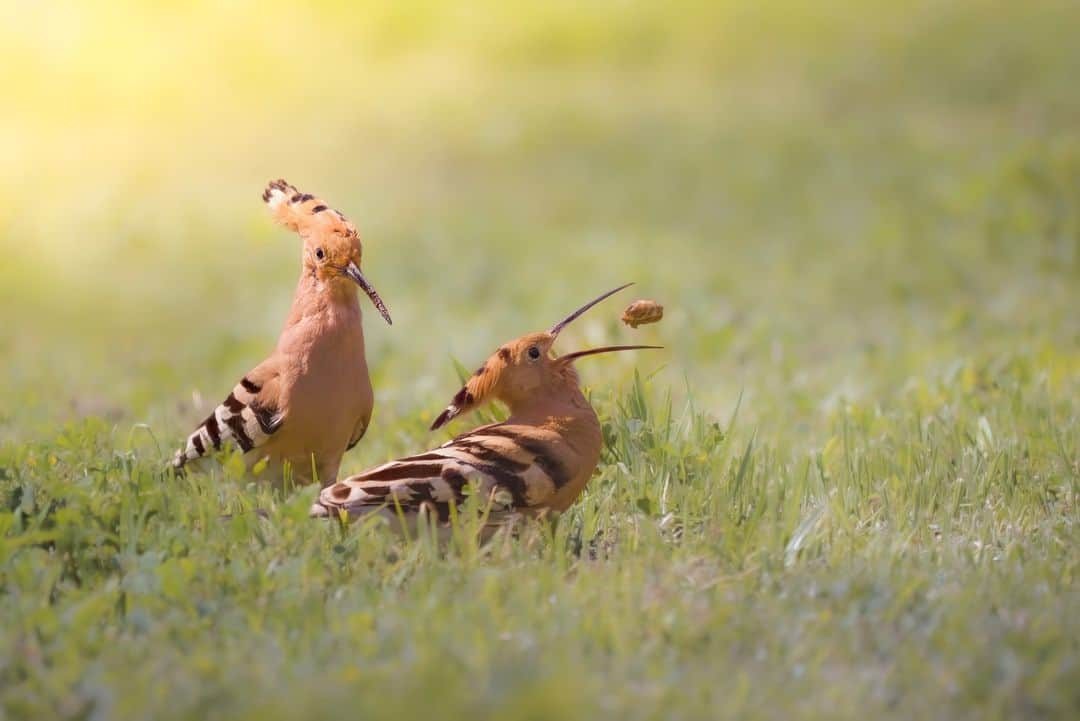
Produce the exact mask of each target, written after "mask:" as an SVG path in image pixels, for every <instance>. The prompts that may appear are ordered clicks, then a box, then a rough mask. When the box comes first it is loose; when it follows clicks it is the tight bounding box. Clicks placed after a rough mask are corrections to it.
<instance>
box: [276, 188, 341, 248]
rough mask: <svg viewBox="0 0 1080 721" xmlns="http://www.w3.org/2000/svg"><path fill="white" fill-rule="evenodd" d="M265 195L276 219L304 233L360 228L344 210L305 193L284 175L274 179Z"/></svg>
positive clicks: (304, 234) (337, 231)
mask: <svg viewBox="0 0 1080 721" xmlns="http://www.w3.org/2000/svg"><path fill="white" fill-rule="evenodd" d="M262 197H263V200H264V201H266V204H267V205H268V206H269V207H270V212H271V213H272V214H273V216H274V220H276V221H277V222H279V223H281V224H282V225H284V226H285V227H286V228H288V229H289V230H293V231H296V232H297V233H299V234H300V235H302V236H307V235H309V234H312V233H314V232H317V231H321V232H327V231H330V232H336V233H339V234H341V235H355V234H356V228H354V227H353V225H352V223H350V222H349V221H348V220H346V219H345V216H344V215H342V214H341V212H340V211H337V210H335V209H333V208H331V207H330V206H328V205H327V204H326V203H325V202H324V201H323V200H321V199H319V198H316V197H315V196H314V195H311V194H310V193H301V192H300V191H299V190H297V189H296V187H295V186H293V185H290V184H289V183H287V182H285V181H284V180H282V179H281V178H279V179H277V180H273V181H271V182H270V184H269V185H267V186H266V190H264V191H263V195H262Z"/></svg>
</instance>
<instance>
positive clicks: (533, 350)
mask: <svg viewBox="0 0 1080 721" xmlns="http://www.w3.org/2000/svg"><path fill="white" fill-rule="evenodd" d="M528 353H529V358H531V359H532V360H536V359H537V358H539V357H540V349H539V348H537V347H536V346H529V350H528Z"/></svg>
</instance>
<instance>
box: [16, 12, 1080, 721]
mask: <svg viewBox="0 0 1080 721" xmlns="http://www.w3.org/2000/svg"><path fill="white" fill-rule="evenodd" d="M901 5H904V7H901ZM0 20H2V22H0V28H2V29H0V79H2V80H3V82H4V86H5V89H6V91H5V93H6V97H5V108H4V116H5V117H4V122H3V124H0V155H2V156H3V162H2V163H0V197H3V202H2V203H0V251H2V253H3V260H2V262H0V327H2V329H3V330H2V331H0V363H2V367H3V373H2V374H0V719H21V718H31V717H35V718H87V719H106V718H131V719H134V718H156V719H172V718H176V719H181V718H222V719H234V718H261V719H277V718H281V719H285V718H342V717H343V714H344V716H345V717H354V716H355V717H370V718H403V717H404V718H408V717H416V716H421V715H423V716H425V717H430V715H431V714H432V713H435V714H436V715H437V717H438V718H447V719H449V718H478V717H481V718H482V717H496V716H497V717H499V718H505V719H515V718H534V719H541V718H543V719H546V718H583V719H584V718H602V717H620V718H623V719H646V718H664V719H681V718H686V719H689V718H706V717H712V718H740V719H748V718H769V719H772V718H814V717H824V718H832V719H835V718H898V719H907V718H941V719H965V718H970V719H976V718H977V719H993V718H1036V719H1037V718H1048V719H1049V718H1062V719H1064V718H1076V717H1077V715H1078V714H1080V666H1078V664H1080V613H1078V612H1077V610H1078V603H1080V594H1078V586H1077V579H1076V575H1077V573H1078V570H1080V569H1078V561H1080V554H1078V551H1077V549H1078V547H1080V545H1078V541H1080V538H1078V535H1080V534H1078V531H1077V520H1078V519H1077V516H1078V511H1077V491H1078V486H1080V430H1078V429H1080V426H1078V420H1080V419H1078V415H1080V311H1078V309H1080V85H1078V84H1077V78H1078V77H1080V44H1078V43H1077V42H1076V41H1075V29H1076V28H1077V27H1078V26H1080V8H1078V7H1077V6H1076V4H1075V3H1072V2H1051V1H1040V2H1034V3H1015V2H1003V1H1001V2H999V1H994V0H987V1H975V2H961V3H945V2H923V3H918V4H914V5H912V4H899V3H884V2H862V3H855V2H842V1H839V2H838V1H836V0H831V1H827V2H822V3H814V4H794V3H782V2H778V1H776V2H757V3H750V2H735V3H722V4H699V3H682V2H675V3H670V4H661V3H656V4H634V3H623V2H599V3H592V4H589V5H588V6H586V7H578V6H577V4H563V3H554V4H548V5H544V6H543V7H542V8H541V7H540V6H539V5H537V6H531V5H525V4H521V3H510V4H506V3H495V2H488V3H481V4H477V5H469V6H467V7H466V6H455V7H453V8H451V7H450V6H443V5H440V4H438V3H431V2H401V3H394V4H386V6H384V7H378V8H375V7H371V8H369V7H366V6H364V7H357V6H355V5H354V4H352V3H332V2H324V3H314V4H312V3H307V4H296V3H291V4H277V3H273V2H259V3H244V2H241V3H231V4H228V5H222V4H219V3H210V2H199V3H191V4H188V5H179V4H171V5H170V4H147V3H134V2H109V3H99V4H94V5H93V6H91V5H90V4H87V5H86V6H85V7H82V6H79V5H77V4H76V5H69V4H60V3H51V2H44V3H15V4H14V5H13V6H7V5H6V6H4V7H3V8H0ZM278 176H284V177H286V178H288V179H289V180H290V181H292V182H294V183H296V184H297V185H299V186H300V187H302V188H303V189H305V190H310V191H311V192H316V193H319V194H321V195H323V196H324V197H325V198H327V199H329V200H330V201H331V202H332V203H333V204H334V205H336V206H338V207H340V208H341V209H342V210H343V211H344V212H345V213H346V214H348V215H349V216H350V217H351V218H354V219H356V220H357V222H358V224H359V225H360V227H361V231H362V233H363V235H364V237H365V239H366V256H365V257H366V268H365V270H366V272H367V273H368V276H369V277H370V278H371V279H372V281H373V282H374V283H375V284H376V285H377V287H378V288H379V290H380V292H381V293H382V295H383V297H384V298H385V299H386V300H387V302H388V304H389V306H390V308H391V310H392V312H393V315H394V320H395V323H394V326H393V327H392V328H388V327H386V326H385V325H384V324H382V323H381V322H380V321H379V319H378V316H377V315H375V314H374V313H373V312H371V310H370V308H369V307H368V306H365V310H366V321H367V324H366V330H367V336H368V343H369V346H368V351H369V359H370V362H371V365H372V369H373V377H374V381H375V384H376V389H377V408H376V417H375V425H374V426H373V428H372V430H371V432H370V433H369V434H368V436H367V438H365V440H364V441H363V443H361V444H360V446H358V447H357V448H356V449H355V450H354V451H353V452H351V453H350V454H349V455H348V456H347V457H346V465H345V470H346V471H355V470H359V469H362V468H364V467H366V466H368V465H372V464H374V463H377V462H381V461H383V460H385V459H387V458H390V457H393V456H395V455H398V454H401V453H404V452H411V451H417V450H421V449H423V448H425V447H427V446H429V445H430V444H433V443H436V442H441V441H442V440H444V439H445V438H446V437H447V434H445V433H440V434H430V433H428V432H427V431H426V427H427V425H428V424H429V423H430V421H431V419H432V418H433V416H434V414H436V413H437V412H438V411H439V410H440V409H441V408H442V407H443V406H444V405H445V403H446V402H447V400H448V399H449V397H450V395H451V394H452V393H453V392H454V391H455V390H456V388H457V385H458V383H457V372H456V370H455V362H460V363H461V364H463V365H464V366H465V367H472V366H473V365H474V364H476V363H477V362H479V361H480V360H481V359H482V358H484V357H485V356H486V355H487V354H488V353H489V352H490V351H491V350H492V349H494V348H495V347H496V346H497V345H498V344H499V343H501V342H502V341H504V340H506V339H508V338H511V337H513V336H516V335H519V334H521V333H524V332H526V331H531V330H536V329H540V328H546V327H548V326H549V325H550V324H551V323H552V322H553V321H554V320H556V319H558V318H559V317H561V315H562V314H565V313H566V312H567V311H569V310H570V309H572V308H573V307H576V306H577V305H578V304H580V303H581V302H583V301H584V300H586V299H588V298H590V297H592V296H594V295H596V294H597V293H599V292H601V291H603V290H606V289H607V288H610V287H613V286H614V285H617V284H619V283H621V282H623V281H626V280H635V281H637V282H638V284H639V285H638V287H637V288H636V289H635V290H634V291H632V294H628V295H626V296H625V297H624V298H623V300H625V301H627V302H628V301H629V300H630V299H631V298H632V297H642V296H644V297H655V298H657V299H659V300H660V301H662V302H663V303H664V304H665V305H666V307H667V309H668V313H667V317H666V318H665V320H664V321H663V322H662V323H661V324H659V325H656V326H648V327H643V328H641V329H639V330H637V331H630V330H628V329H626V328H623V327H622V326H620V325H619V323H618V322H617V317H618V312H619V310H620V308H621V303H620V302H617V301H615V302H610V303H608V304H607V305H605V306H601V307H600V308H598V309H597V310H594V311H593V312H592V313H591V314H590V315H589V316H587V317H586V318H583V319H582V321H581V322H580V323H579V324H577V327H575V328H574V329H573V330H572V331H569V332H568V333H567V334H566V336H567V337H565V338H564V339H561V340H560V347H561V348H564V349H567V350H569V349H575V348H577V347H581V346H584V345H586V344H588V345H592V344H600V343H604V342H652V343H660V344H663V345H665V346H666V350H665V351H662V352H659V353H657V352H650V353H641V354H619V355H618V356H609V357H605V358H597V359H590V360H588V361H583V362H582V363H581V364H580V367H581V371H582V375H583V378H584V379H585V381H586V383H587V384H588V386H589V388H590V389H591V392H592V397H593V399H594V401H595V405H596V407H597V409H598V411H599V413H600V415H601V418H602V421H603V423H604V427H605V435H606V438H607V446H606V449H605V451H604V456H603V460H602V462H601V465H600V468H599V469H598V472H597V474H596V476H595V478H594V479H593V481H592V482H591V484H590V486H589V487H588V489H587V492H586V494H585V495H584V497H583V498H582V499H581V501H580V502H579V503H578V504H577V505H576V506H575V507H574V508H573V509H572V510H571V511H570V512H569V513H568V514H566V515H565V516H564V517H563V518H562V519H561V520H560V522H559V523H558V525H557V526H556V527H554V529H533V530H529V531H527V532H525V533H524V534H523V535H522V537H520V538H518V539H501V540H499V541H498V542H495V543H493V544H491V545H489V546H486V547H483V548H477V547H476V546H475V544H472V543H469V542H467V541H466V540H462V539H459V541H458V542H455V543H454V544H452V545H451V546H450V547H449V548H447V549H445V550H439V549H436V548H433V547H432V546H431V545H430V544H427V543H425V542H423V541H422V540H417V541H412V542H408V541H404V540H401V539H397V538H394V537H392V536H390V535H389V534H387V533H385V529H381V528H378V527H369V526H363V527H353V528H350V529H342V528H340V527H338V526H337V525H335V524H328V523H319V522H312V521H309V520H308V519H307V518H306V510H307V507H308V505H309V503H310V501H311V499H312V497H313V494H314V490H313V489H301V490H298V491H294V492H290V493H286V494H275V493H274V492H272V491H270V490H269V489H267V488H264V487H261V486H259V485H257V484H255V483H253V482H252V480H251V479H250V478H248V477H244V476H243V474H242V473H241V472H240V471H239V469H238V463H237V459H235V458H232V459H225V463H224V465H223V466H222V467H221V468H219V469H216V470H213V471H212V472H209V473H205V474H198V473H196V474H191V475H189V476H188V477H187V478H185V479H183V480H174V479H172V478H171V477H170V476H169V475H168V474H166V473H164V472H163V467H164V464H165V462H166V460H167V459H168V458H169V457H170V455H171V452H172V450H173V449H174V448H175V447H176V446H177V445H178V444H179V443H180V441H181V440H182V438H183V436H184V434H185V433H186V432H187V431H188V430H189V428H190V427H191V426H192V424H193V423H194V422H196V421H197V420H199V419H200V418H201V417H202V416H203V414H205V412H206V411H207V409H208V408H209V407H211V406H212V405H213V404H214V403H216V402H218V401H219V400H220V398H221V397H222V396H223V395H224V394H225V393H227V391H228V389H229V388H230V387H231V386H232V384H233V383H234V382H235V381H236V380H237V378H238V377H239V376H240V374H242V373H243V372H245V371H246V370H247V369H248V368H249V367H250V366H251V365H252V364H253V363H254V362H256V361H258V360H259V359H261V358H262V357H263V354H264V353H265V352H266V351H267V350H268V349H269V348H270V347H271V345H272V343H273V340H274V338H275V334H276V332H277V330H278V327H279V324H280V322H281V320H282V318H283V317H284V314H285V310H286V308H287V306H288V303H289V300H290V295H291V291H292V286H293V283H294V281H295V276H296V275H297V256H298V242H297V240H296V239H295V238H294V237H293V236H291V235H289V234H288V233H286V232H284V231H282V230H280V229H277V228H274V227H272V225H271V223H270V221H269V219H268V218H267V217H266V214H265V210H264V208H263V207H262V203H261V201H260V200H259V194H260V192H261V190H262V188H263V186H264V184H265V182H266V181H267V180H268V179H270V178H273V177H278ZM495 412H497V411H496V410H494V409H492V410H491V411H488V413H495ZM463 427H464V426H463V422H458V425H456V426H455V429H457V430H460V429H461V428H463ZM452 430H453V429H452ZM256 507H259V508H264V509H267V510H268V512H269V517H268V518H267V519H265V520H260V519H259V518H257V517H256V516H255V515H254V514H252V513H250V510H251V509H253V508H256ZM226 512H228V513H233V514H235V517H234V519H233V520H232V521H229V522H222V521H221V520H220V518H219V516H220V514H222V513H226Z"/></svg>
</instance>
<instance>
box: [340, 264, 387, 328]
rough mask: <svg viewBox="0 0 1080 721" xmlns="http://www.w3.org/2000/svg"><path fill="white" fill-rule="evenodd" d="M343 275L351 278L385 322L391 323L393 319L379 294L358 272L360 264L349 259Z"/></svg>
mask: <svg viewBox="0 0 1080 721" xmlns="http://www.w3.org/2000/svg"><path fill="white" fill-rule="evenodd" d="M345 275H347V276H349V277H350V278H352V279H353V281H355V282H356V284H357V285H358V286H360V288H362V289H363V291H364V292H365V293H367V297H368V298H371V302H372V303H373V304H374V305H375V307H376V308H377V309H378V310H379V312H380V313H382V317H383V318H385V319H386V324H387V325H393V324H394V321H392V320H390V311H388V310H387V309H386V303H383V300H382V298H380V297H379V294H378V293H377V292H376V291H375V287H374V286H373V285H371V283H368V280H367V278H365V277H364V274H363V273H361V272H360V266H358V265H357V264H356V263H354V262H352V261H351V260H350V261H349V264H348V265H347V266H345Z"/></svg>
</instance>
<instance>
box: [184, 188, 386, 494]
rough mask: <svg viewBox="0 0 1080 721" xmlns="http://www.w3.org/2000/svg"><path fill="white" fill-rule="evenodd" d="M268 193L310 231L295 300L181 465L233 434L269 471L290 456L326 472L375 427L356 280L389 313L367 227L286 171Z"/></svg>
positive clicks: (312, 470)
mask: <svg viewBox="0 0 1080 721" xmlns="http://www.w3.org/2000/svg"><path fill="white" fill-rule="evenodd" d="M262 197H263V200H264V201H265V202H266V204H267V206H268V207H269V209H270V212H271V214H272V215H273V217H274V219H275V220H277V221H278V222H279V223H280V224H281V225H283V226H285V227H286V228H288V229H290V230H292V231H295V232H296V233H298V234H299V236H300V238H301V240H302V241H303V250H302V254H301V274H300V281H299V283H298V285H297V288H296V294H295V296H294V298H293V304H292V308H291V310H290V312H289V316H288V318H287V319H286V321H285V327H284V328H283V329H282V332H281V335H280V337H279V338H278V342H277V346H276V348H275V349H274V351H273V353H272V354H271V355H270V357H268V358H267V359H266V360H265V361H263V362H262V363H260V364H259V365H258V366H256V367H255V368H254V369H253V370H251V371H250V372H249V373H247V374H246V375H245V376H244V377H243V378H242V379H241V380H240V382H239V383H238V384H237V385H236V386H235V387H234V388H233V390H232V392H231V393H230V394H229V396H228V397H227V398H226V399H225V401H224V402H223V403H222V404H221V405H219V406H218V407H217V408H215V409H214V411H213V412H212V413H211V414H210V415H209V416H208V417H207V418H206V420H205V421H203V422H202V423H201V424H200V425H199V426H198V427H197V428H196V429H195V431H194V432H193V433H192V434H191V435H190V436H188V439H187V443H186V444H185V446H184V448H182V449H180V450H179V451H177V452H176V456H175V457H174V459H173V467H174V468H176V469H177V470H180V469H183V468H184V467H185V466H186V465H187V464H188V463H189V462H191V461H195V460H197V459H199V458H202V457H203V456H205V455H207V454H209V453H211V452H212V451H213V450H215V449H219V448H221V447H222V445H223V444H225V443H232V444H234V445H236V446H237V447H238V448H239V449H240V450H241V451H242V452H243V453H244V457H245V461H247V463H248V465H249V466H251V465H254V464H255V463H257V462H258V461H260V460H262V459H266V460H268V462H269V465H270V466H271V475H276V476H280V475H281V474H282V472H283V470H284V467H285V466H286V465H288V466H290V467H291V468H292V473H293V477H294V478H295V479H296V480H298V481H299V482H308V481H311V480H314V479H315V478H316V477H318V478H319V479H320V480H322V481H324V482H328V481H332V480H333V479H334V478H335V477H336V476H337V469H338V466H339V465H340V463H341V456H342V455H343V454H344V453H345V451H346V450H347V449H348V448H352V446H353V445H355V444H356V442H357V441H359V440H360V438H361V436H363V434H364V432H365V431H366V430H367V426H368V423H369V421H370V419H371V412H372V407H373V405H374V394H373V392H372V388H371V380H370V378H369V376H368V369H367V360H366V357H365V350H364V333H363V328H362V326H361V321H360V306H359V302H358V300H357V297H356V287H357V286H359V287H360V289H361V290H363V291H364V293H365V294H366V295H367V296H368V298H370V299H371V302H372V303H373V304H374V305H375V307H376V308H377V309H378V311H379V313H380V314H382V316H383V318H385V319H386V322H387V323H390V322H391V321H390V313H389V311H388V310H387V309H386V304H385V303H383V301H382V298H380V297H379V294H378V293H377V292H376V291H375V288H374V286H372V285H371V283H369V282H368V280H367V278H366V277H365V276H364V274H363V272H362V271H361V270H360V268H361V260H362V254H363V248H362V245H361V242H360V236H359V234H358V233H357V231H356V227H355V226H353V224H352V223H350V222H349V221H348V220H347V219H346V218H345V216H344V215H343V214H342V213H340V212H339V211H337V210H334V209H333V208H330V207H329V206H328V205H327V204H326V203H325V202H323V201H322V200H320V199H318V198H316V197H314V196H312V195H309V194H307V193H301V192H300V191H298V190H297V189H296V188H295V187H293V186H292V185H289V184H288V183H286V182H285V181H284V180H275V181H273V182H271V183H270V184H269V185H268V186H267V188H266V190H265V191H264V192H263V195H262Z"/></svg>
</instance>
